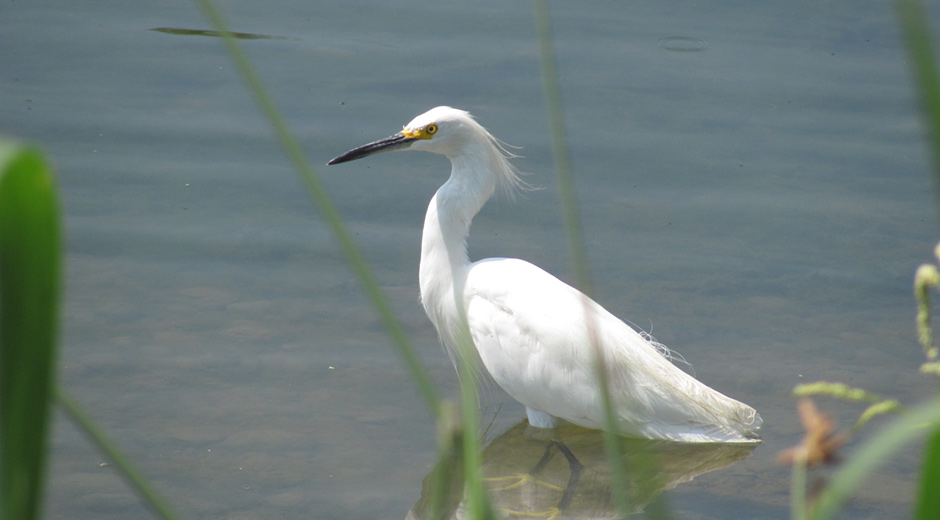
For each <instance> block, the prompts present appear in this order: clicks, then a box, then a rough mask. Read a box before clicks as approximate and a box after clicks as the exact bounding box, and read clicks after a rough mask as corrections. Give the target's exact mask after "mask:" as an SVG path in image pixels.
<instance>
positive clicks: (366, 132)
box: [0, 0, 937, 519]
mask: <svg viewBox="0 0 940 520" xmlns="http://www.w3.org/2000/svg"><path fill="white" fill-rule="evenodd" d="M262 6H263V7H262ZM553 7H554V12H553V13H554V23H555V27H554V28H555V36H556V41H555V44H556V47H557V53H558V58H559V64H558V66H559V73H560V74H561V88H562V93H563V97H564V101H565V110H566V122H567V124H568V127H567V132H568V136H569V139H570V145H571V154H572V161H573V165H574V169H575V172H576V175H577V182H578V190H579V196H580V198H581V200H582V202H583V206H582V213H583V218H584V227H585V233H586V240H587V242H588V246H589V255H590V258H591V262H592V273H593V277H594V280H595V284H596V286H597V293H598V294H597V297H598V300H600V301H601V302H602V303H603V304H604V305H605V306H607V307H608V308H609V309H610V310H612V311H613V312H614V313H616V314H618V315H620V316H622V317H625V318H628V319H630V320H631V321H633V322H635V323H637V324H638V325H640V326H642V327H645V328H652V331H653V333H654V334H655V335H656V336H657V338H658V339H659V340H660V341H663V342H664V343H667V344H668V345H670V346H672V347H673V348H675V349H676V350H678V351H679V352H681V353H682V354H684V355H685V357H686V358H687V359H688V360H689V361H690V362H692V363H693V364H694V365H695V370H696V373H697V375H698V377H699V378H701V379H703V380H704V381H706V382H707V383H708V384H710V385H711V386H713V387H715V388H717V389H719V390H721V391H723V392H725V393H727V394H729V395H732V396H734V397H737V398H740V399H741V400H744V401H746V402H748V403H749V404H751V405H753V406H755V407H756V408H757V409H758V410H759V411H760V412H761V414H762V415H763V417H764V419H765V428H764V434H763V435H764V444H763V445H762V446H761V447H760V448H758V449H757V451H756V452H755V453H754V455H753V456H751V457H750V458H748V459H746V460H744V461H743V462H739V463H737V464H735V465H733V466H730V467H728V468H725V469H722V470H718V471H715V472H712V473H709V474H705V475H701V476H699V477H698V478H696V479H695V480H694V481H692V482H689V483H684V484H681V485H679V486H678V487H677V488H676V489H675V490H673V491H670V492H667V494H666V496H667V500H669V502H670V503H671V505H672V507H673V509H674V510H675V511H676V513H677V515H676V516H677V517H679V518H787V517H788V509H787V507H788V506H787V504H788V500H789V499H788V486H789V483H788V472H787V470H786V469H785V468H781V467H779V466H778V465H777V464H776V462H775V456H776V453H777V452H778V451H779V450H781V449H784V448H786V447H789V446H791V445H793V444H795V443H796V442H797V441H798V439H799V437H800V430H801V428H800V425H799V422H798V420H797V418H796V414H795V411H794V400H793V399H792V397H790V395H789V392H790V390H791V389H792V387H793V386H794V385H795V384H797V383H800V382H809V381H815V380H819V379H826V380H837V381H842V382H845V383H847V384H849V385H856V386H862V387H864V388H867V389H869V390H871V391H873V392H877V393H881V394H884V395H888V396H892V397H896V398H898V399H900V400H901V401H902V402H907V403H912V402H915V401H917V400H918V399H919V398H921V397H923V396H926V395H927V394H928V393H930V392H932V391H933V386H934V385H933V382H932V381H931V380H930V379H929V378H927V377H925V376H920V375H917V374H916V368H917V366H918V364H919V361H920V359H921V355H920V353H919V352H920V351H919V346H918V345H917V343H916V341H915V338H914V334H913V330H912V324H913V316H914V308H913V298H912V296H911V279H912V276H913V272H914V269H915V268H916V266H917V265H918V264H919V263H922V262H925V261H929V260H930V259H931V257H930V254H931V253H930V252H931V250H932V248H933V245H934V243H935V240H936V231H935V230H936V223H937V215H936V211H935V209H934V201H933V198H932V191H931V190H932V185H931V181H930V179H929V176H928V173H927V165H926V159H927V156H926V152H925V150H924V148H923V127H922V124H921V122H920V120H919V119H918V116H917V114H916V112H915V103H914V100H913V98H912V89H911V85H910V82H909V76H908V71H907V70H906V68H905V63H904V59H903V53H902V51H901V48H900V45H899V38H898V34H897V31H896V22H895V19H894V13H893V11H892V10H891V8H890V6H889V5H881V4H880V3H875V4H870V5H859V4H858V3H855V2H829V3H822V4H821V3H818V2H797V3H789V4H786V3H784V4H781V3H776V2H752V3H749V4H747V5H740V4H738V3H733V2H722V3H714V2H712V3H708V4H703V3H700V2H679V3H670V4H669V5H668V7H667V6H665V5H662V4H661V3H658V2H642V3H638V4H637V3H633V4H629V5H627V4H622V3H614V4H608V5H597V6H589V7H585V6H582V5H575V4H572V5H562V4H558V5H554V6H553ZM223 8H224V9H225V11H226V13H227V15H228V17H229V20H230V22H231V25H232V27H233V29H234V30H238V31H244V32H250V33H255V34H263V35H271V36H281V37H286V38H287V39H276V40H275V39H271V40H250V41H244V42H242V44H243V46H244V47H245V49H246V50H247V51H248V53H249V54H250V56H251V57H252V59H253V60H254V61H255V63H256V64H257V66H258V68H259V71H260V73H261V74H262V76H263V77H264V78H265V82H266V84H267V85H268V86H269V88H270V89H271V93H272V95H273V96H274V97H275V99H276V100H277V102H278V105H279V107H280V108H281V109H282V110H283V111H284V112H285V114H286V116H287V118H288V119H289V121H290V123H291V125H292V127H293V129H294V130H295V131H296V133H297V135H298V136H299V138H300V139H301V140H302V142H303V143H304V146H305V148H306V152H307V154H308V155H309V157H311V159H312V162H313V163H315V164H316V165H322V164H323V163H325V162H326V161H327V160H328V159H329V158H331V157H333V156H335V155H338V154H339V153H341V152H344V151H346V150H347V149H349V148H352V147H353V146H357V145H359V144H362V143H365V142H367V141H370V140H373V139H376V138H380V137H384V136H386V135H389V134H391V133H394V132H395V131H396V130H397V129H398V128H400V125H402V124H404V123H406V122H407V121H409V120H410V119H411V118H412V117H413V116H414V115H416V114H418V113H421V112H423V111H425V110H426V109H428V108H430V107H433V106H435V105H439V104H449V105H452V106H457V107H461V108H465V109H468V110H470V111H472V112H473V113H474V114H475V115H477V117H478V119H479V120H480V121H481V123H482V124H483V125H484V126H486V127H487V128H488V129H490V130H491V131H492V132H493V133H494V134H495V135H496V136H497V137H499V138H501V139H503V140H504V141H506V142H508V143H509V144H511V145H514V146H519V147H521V149H520V150H519V153H520V154H521V155H524V156H525V157H523V158H520V159H518V160H517V161H516V164H517V165H518V166H519V167H520V169H522V170H523V171H526V172H531V175H530V176H529V177H528V180H529V182H531V183H532V184H535V185H537V186H541V187H542V188H543V189H542V190H539V191H534V192H531V193H529V194H527V195H526V196H525V197H523V198H520V199H518V200H516V201H515V202H512V203H510V202H507V201H506V200H497V201H494V202H493V203H491V204H490V205H489V206H487V207H486V208H485V210H484V212H483V213H482V214H481V215H480V217H479V218H478V219H477V221H476V223H475V227H474V229H473V232H472V236H471V240H470V247H471V255H472V256H473V257H475V258H480V257H485V256H495V255H498V256H518V257H523V258H526V259H528V260H530V261H532V262H534V263H536V264H538V265H541V266H543V267H544V268H546V269H547V270H549V271H550V272H553V273H555V274H557V275H558V276H560V277H562V278H564V279H569V280H570V274H571V270H570V266H569V263H568V259H567V249H566V246H565V242H564V240H563V236H562V233H561V228H562V226H561V218H560V213H559V210H558V197H557V190H556V186H555V182H554V179H553V177H552V175H551V171H552V166H551V163H550V157H551V153H550V150H549V148H548V130H547V127H546V117H545V110H544V108H543V101H542V96H541V79H540V77H539V71H538V65H537V63H538V62H537V49H536V44H535V39H534V28H533V21H532V13H531V6H530V5H529V4H527V3H520V4H511V3H510V4H507V3H505V2H484V3H478V4H477V5H474V6H468V5H461V6H456V5H446V4H440V3H435V2H412V3H404V2H391V3H390V2H374V1H371V2H343V3H340V4H323V5H316V4H311V3H309V2H288V1H283V0H281V1H277V2H274V3H271V2H267V3H264V4H259V3H256V2H254V3H253V2H242V1H233V2H227V3H226V4H225V5H223ZM158 27H174V28H184V29H205V28H208V25H207V23H206V22H205V21H204V20H203V19H202V17H201V16H200V14H199V12H198V10H197V9H196V8H195V7H194V5H192V4H191V3H189V2H187V1H176V2H161V3H159V4H153V5H137V4H134V5H133V7H130V5H128V6H124V5H118V4H113V3H107V2H96V1H87V2H82V3H81V4H80V5H79V4H75V3H66V2H55V1H51V0H46V1H35V2H8V3H6V4H5V5H4V7H3V20H2V25H0V48H2V52H0V71H2V73H0V91H2V92H3V96H2V99H0V131H2V132H3V133H4V134H8V135H15V136H18V137H21V138H26V139H30V140H34V141H36V142H39V143H42V144H43V146H44V147H45V148H46V150H47V151H48V152H49V154H50V156H51V157H52V160H53V161H54V163H55V164H56V166H57V168H58V172H59V175H60V179H61V189H62V202H63V204H64V207H65V218H66V220H65V225H66V236H67V250H68V258H67V273H66V274H67V282H66V283H67V287H66V300H65V307H64V327H63V334H62V335H63V350H62V356H61V363H60V377H61V382H62V385H63V386H64V387H65V388H66V389H67V390H68V391H69V392H70V393H72V394H73V395H75V396H76V398H77V399H79V400H80V401H81V402H82V403H84V405H85V406H86V407H88V409H89V410H90V411H91V413H92V415H93V416H94V417H95V418H96V419H97V420H98V421H100V423H101V424H102V425H103V426H104V428H105V429H106V430H107V431H108V432H109V434H110V435H111V436H112V437H113V438H114V439H115V440H116V441H117V442H118V444H119V445H120V446H121V447H122V448H123V449H124V450H125V451H127V452H128V453H130V454H131V456H132V458H133V459H134V460H135V461H136V463H137V464H138V465H139V467H140V468H141V469H142V471H143V472H144V474H146V475H147V476H148V477H150V478H152V479H153V481H154V483H155V485H156V486H157V487H158V488H159V489H160V490H162V492H163V493H164V494H165V495H166V497H167V498H168V499H169V501H170V502H171V503H173V504H174V505H175V506H176V507H177V508H178V509H179V510H180V511H181V512H182V513H183V515H184V516H186V517H188V518H206V519H212V518H227V519H252V518H272V517H278V518H311V517H312V518H337V519H342V518H402V517H403V516H404V515H405V514H406V512H407V511H408V510H409V508H410V507H411V506H412V505H413V504H414V503H415V501H416V500H417V499H418V497H419V496H420V491H421V480H422V478H423V477H424V476H425V475H426V474H427V472H428V471H429V469H430V464H431V463H432V461H433V457H434V431H433V425H432V424H431V421H430V419H429V418H428V416H427V413H426V412H425V409H424V405H423V402H422V401H421V399H420V397H419V396H418V395H417V393H416V392H415V390H414V389H413V388H412V384H411V383H410V382H409V380H408V378H407V375H406V373H405V371H404V370H403V368H402V366H401V363H400V362H399V361H398V359H397V357H396V355H395V353H394V350H393V349H392V347H391V345H390V344H389V342H388V340H387V339H385V337H384V332H383V330H382V327H381V325H380V323H379V322H378V320H377V319H376V317H375V314H374V312H373V311H372V310H371V309H370V308H369V306H368V305H367V303H366V298H365V297H364V295H363V294H362V292H361V290H360V289H359V288H358V286H357V284H356V281H355V279H354V277H353V275H352V274H351V273H350V271H349V270H348V268H346V266H345V265H344V260H343V259H342V258H341V256H340V254H339V253H338V249H337V247H336V246H335V244H334V243H333V241H332V239H331V238H330V236H329V234H328V232H327V230H326V229H325V227H324V226H323V224H322V223H321V221H320V219H319V217H318V215H317V213H316V210H315V208H313V207H312V205H311V203H310V202H309V201H308V199H307V198H306V196H305V194H304V193H303V190H302V186H301V183H300V181H299V180H298V179H297V178H296V176H295V175H294V174H293V173H292V172H291V170H290V167H289V165H288V163H287V161H286V160H285V159H284V157H283V156H282V155H281V153H280V150H279V149H278V146H277V144H276V143H275V141H274V140H273V138H272V137H271V134H270V132H269V130H268V127H267V125H266V123H265V122H264V121H263V120H262V119H261V117H260V115H259V112H258V110H257V109H256V107H255V105H254V104H253V101H252V99H251V97H250V95H249V94H247V92H246V90H245V88H244V87H243V86H242V85H241V83H240V82H239V78H238V76H237V74H236V72H235V70H234V69H233V67H232V65H230V64H229V62H228V60H227V58H226V56H225V55H224V53H223V52H222V47H221V43H220V42H219V41H218V40H217V39H216V38H211V37H204V36H180V35H173V34H167V33H163V32H155V31H151V30H150V29H153V28H158ZM663 41H666V42H673V44H681V45H680V47H682V48H681V49H679V48H674V47H675V45H663V43H662V42H663ZM694 42H703V43H704V44H705V46H704V47H702V48H701V49H698V45H697V44H694ZM686 46H693V47H694V48H695V50H693V51H691V52H690V51H688V50H687V49H686V48H685V47H686ZM446 169H447V163H446V160H445V159H443V158H440V157H434V156H422V155H418V154H389V155H383V156H381V157H375V158H370V159H368V160H364V161H361V162H356V163H353V165H351V166H348V167H344V168H343V169H339V167H336V168H325V167H320V173H321V174H322V176H323V178H324V182H325V183H326V184H327V185H328V188H329V190H330V193H331V194H332V196H333V197H334V199H335V201H336V203H337V205H338V207H339V210H340V211H341V213H342V215H343V216H344V217H345V218H346V219H347V222H348V224H349V225H350V227H351V229H352V230H353V231H354V233H355V234H356V238H357V240H358V243H359V244H360V246H361V247H362V249H363V251H364V252H365V254H366V255H367V257H368V258H369V259H370V260H371V261H372V264H373V266H374V268H375V270H376V273H377V276H378V278H379V280H380V281H381V283H382V284H383V286H384V288H385V290H386V292H387V294H388V295H389V297H390V299H391V301H392V304H393V306H394V308H395V309H396V312H398V314H399V315H400V316H401V318H402V320H403V321H404V323H405V326H406V328H407V330H408V331H409V333H410V334H411V336H412V338H413V339H414V342H415V344H416V346H417V348H418V350H419V353H420V355H421V358H422V360H423V361H424V362H425V364H426V365H427V366H428V367H429V368H430V369H431V371H432V374H433V377H434V379H435V381H436V382H437V383H438V386H439V387H440V388H441V389H442V393H443V394H444V395H445V396H453V395H455V389H454V388H455V383H454V380H455V377H454V375H453V369H452V368H451V366H450V364H449V361H448V360H447V358H446V356H445V355H444V354H443V353H442V352H441V350H440V349H439V347H438V345H437V342H436V339H435V337H434V333H433V331H432V330H431V327H430V325H429V323H428V322H427V320H426V318H425V317H424V316H423V313H422V310H421V309H420V306H419V305H418V304H417V302H416V300H417V284H416V278H417V276H416V273H417V262H418V244H419V229H420V225H421V222H422V218H423V210H424V207H425V205H426V203H427V200H428V199H429V198H430V196H431V195H432V193H433V191H434V190H435V189H436V188H437V186H438V185H439V184H440V183H441V182H443V180H444V178H445V175H446ZM485 397H486V401H485V410H484V422H488V421H490V420H492V419H493V418H494V414H495V421H494V424H493V427H492V434H491V436H490V437H491V438H492V437H494V436H495V435H497V434H499V433H500V432H502V431H505V430H507V429H508V428H509V427H510V426H512V425H513V424H515V423H516V422H517V421H518V420H519V418H521V416H522V409H521V407H520V406H519V405H517V404H515V403H513V402H511V400H509V399H507V398H506V397H505V396H504V395H502V394H501V393H500V392H498V391H496V390H489V391H488V392H487V394H486V396H485ZM820 404H821V406H822V407H823V408H824V409H826V410H827V411H830V412H831V413H833V414H834V415H835V416H836V419H837V420H838V421H839V424H840V425H843V426H847V425H848V424H850V423H851V422H852V421H853V420H854V419H855V418H856V417H857V414H858V413H860V411H861V409H860V408H858V407H852V406H838V405H835V404H833V403H831V402H829V401H825V400H823V401H821V403H820ZM497 411H498V413H497ZM875 426H876V427H877V425H875ZM53 448H54V452H53V459H52V471H51V476H50V488H49V498H48V501H47V507H46V511H47V516H48V517H49V518H68V519H83V518H95V519H102V518H104V519H112V518H113V519H123V518H140V517H142V516H143V515H145V514H146V512H145V511H144V510H143V509H142V508H141V506H140V505H139V503H138V502H137V500H136V499H135V497H134V496H133V495H132V494H131V493H130V492H129V491H128V490H127V488H126V487H125V486H123V485H122V484H121V483H120V482H119V481H118V480H117V479H116V478H115V477H114V476H113V472H112V470H111V469H110V468H108V467H107V466H102V465H101V463H102V462H104V461H103V459H102V457H101V456H100V455H99V454H98V453H96V452H95V451H94V450H93V449H92V448H91V447H90V446H89V444H88V443H87V441H86V440H85V439H84V438H83V437H82V436H81V434H79V433H78V432H77V431H76V430H75V429H74V428H73V427H72V426H71V425H70V424H69V423H67V422H65V421H64V420H62V418H61V417H57V419H56V428H55V435H54V439H53ZM918 457H919V455H918V452H917V450H916V449H911V450H908V451H906V452H904V453H902V454H901V455H900V456H898V457H896V458H895V459H893V460H892V462H891V463H890V464H889V466H887V467H886V468H884V470H883V471H881V472H879V473H878V474H877V475H874V476H873V477H871V478H870V479H869V481H868V483H867V484H866V485H865V487H864V488H863V490H862V492H861V498H859V499H858V500H857V501H855V502H853V504H852V505H851V506H850V507H851V509H850V510H849V512H848V513H847V515H850V516H847V517H851V518H887V517H894V518H897V517H904V516H906V514H907V512H908V511H909V503H910V498H911V496H912V493H913V489H914V481H915V474H916V470H917V468H918Z"/></svg>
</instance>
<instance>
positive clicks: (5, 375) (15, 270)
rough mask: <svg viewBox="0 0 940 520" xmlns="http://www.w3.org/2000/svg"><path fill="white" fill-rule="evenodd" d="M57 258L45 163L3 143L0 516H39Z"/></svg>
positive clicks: (53, 200) (23, 519) (55, 215)
mask: <svg viewBox="0 0 940 520" xmlns="http://www.w3.org/2000/svg"><path fill="white" fill-rule="evenodd" d="M60 254H61V253H60V243H59V207H58V200H57V195H56V183H55V179H54V178H53V175H52V171H51V169H50V167H49V165H48V163H47V162H46V161H45V159H43V155H42V153H41V152H40V151H39V150H37V149H35V148H32V147H29V146H23V145H19V144H15V143H11V142H0V518H9V519H16V520H33V519H38V518H39V517H40V507H41V504H42V494H43V487H44V486H43V478H44V468H45V461H46V452H47V449H46V448H47V438H48V432H49V415H50V414H49V409H50V404H51V403H50V401H51V397H52V389H53V385H54V384H55V368H54V367H55V359H56V334H57V330H58V313H59V264H60Z"/></svg>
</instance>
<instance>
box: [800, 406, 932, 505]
mask: <svg viewBox="0 0 940 520" xmlns="http://www.w3.org/2000/svg"><path fill="white" fill-rule="evenodd" d="M938 428H940V398H933V399H931V400H930V401H928V402H927V403H924V404H921V405H920V406H918V407H916V408H912V409H911V410H909V411H908V412H907V413H905V414H903V415H901V416H899V417H898V418H897V419H895V420H893V421H892V422H890V423H889V424H888V425H887V426H886V427H885V428H884V429H883V430H882V431H881V432H879V433H878V434H877V435H875V436H874V437H872V438H871V439H868V441H867V442H865V444H864V445H862V446H861V447H860V448H859V449H858V451H857V452H856V453H855V454H854V455H853V456H852V458H851V459H850V460H848V461H847V462H846V463H845V464H844V465H843V466H842V467H841V468H840V469H839V471H838V472H836V473H835V474H834V475H833V476H832V479H831V480H830V484H829V486H828V487H827V488H825V489H824V490H823V491H822V492H820V494H819V496H818V497H817V499H816V502H815V506H814V507H813V508H812V510H811V511H810V514H809V515H807V518H808V519H809V520H823V519H828V518H832V517H833V516H834V515H835V514H836V513H837V512H838V510H839V508H840V507H841V506H842V505H843V504H844V503H845V502H846V501H847V500H848V499H849V498H851V497H852V496H853V495H854V493H855V490H856V489H858V486H859V484H861V483H862V481H863V480H864V479H865V477H867V476H868V475H871V474H872V473H873V472H874V471H875V470H876V469H877V467H878V466H879V465H880V464H881V463H883V462H884V461H886V460H887V459H888V458H889V457H890V456H891V455H893V454H894V453H895V452H896V451H897V450H898V449H899V448H900V447H901V446H903V445H905V444H907V443H908V442H911V441H912V440H914V439H915V438H917V437H919V436H922V435H924V433H925V432H931V436H935V433H936V432H937V430H938ZM931 492H932V493H936V488H931ZM936 512H937V510H936V509H934V510H933V511H932V512H931V515H933V516H931V518H934V517H935V515H936Z"/></svg>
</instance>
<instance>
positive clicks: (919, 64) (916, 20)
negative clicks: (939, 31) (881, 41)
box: [897, 0, 940, 195]
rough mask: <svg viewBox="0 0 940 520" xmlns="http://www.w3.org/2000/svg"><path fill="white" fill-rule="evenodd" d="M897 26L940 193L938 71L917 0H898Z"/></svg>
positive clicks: (924, 14) (939, 90)
mask: <svg viewBox="0 0 940 520" xmlns="http://www.w3.org/2000/svg"><path fill="white" fill-rule="evenodd" d="M897 5H898V15H899V18H900V21H901V30H902V32H903V34H904V38H905V42H906V43H907V55H908V58H909V61H910V64H911V67H912V68H913V72H914V78H915V80H916V81H915V84H916V86H917V89H918V94H919V96H918V97H919V98H920V102H921V107H922V110H923V114H924V118H925V122H926V123H927V129H928V139H929V142H930V151H931V153H932V154H933V166H934V168H933V171H934V187H935V189H936V191H937V194H938V195H940V75H938V73H937V66H936V63H937V60H936V56H935V54H934V50H933V43H932V42H931V39H930V27H928V25H927V20H929V19H930V18H929V17H928V16H927V11H926V10H925V9H924V5H923V3H922V2H921V1H920V0H898V3H897Z"/></svg>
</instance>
